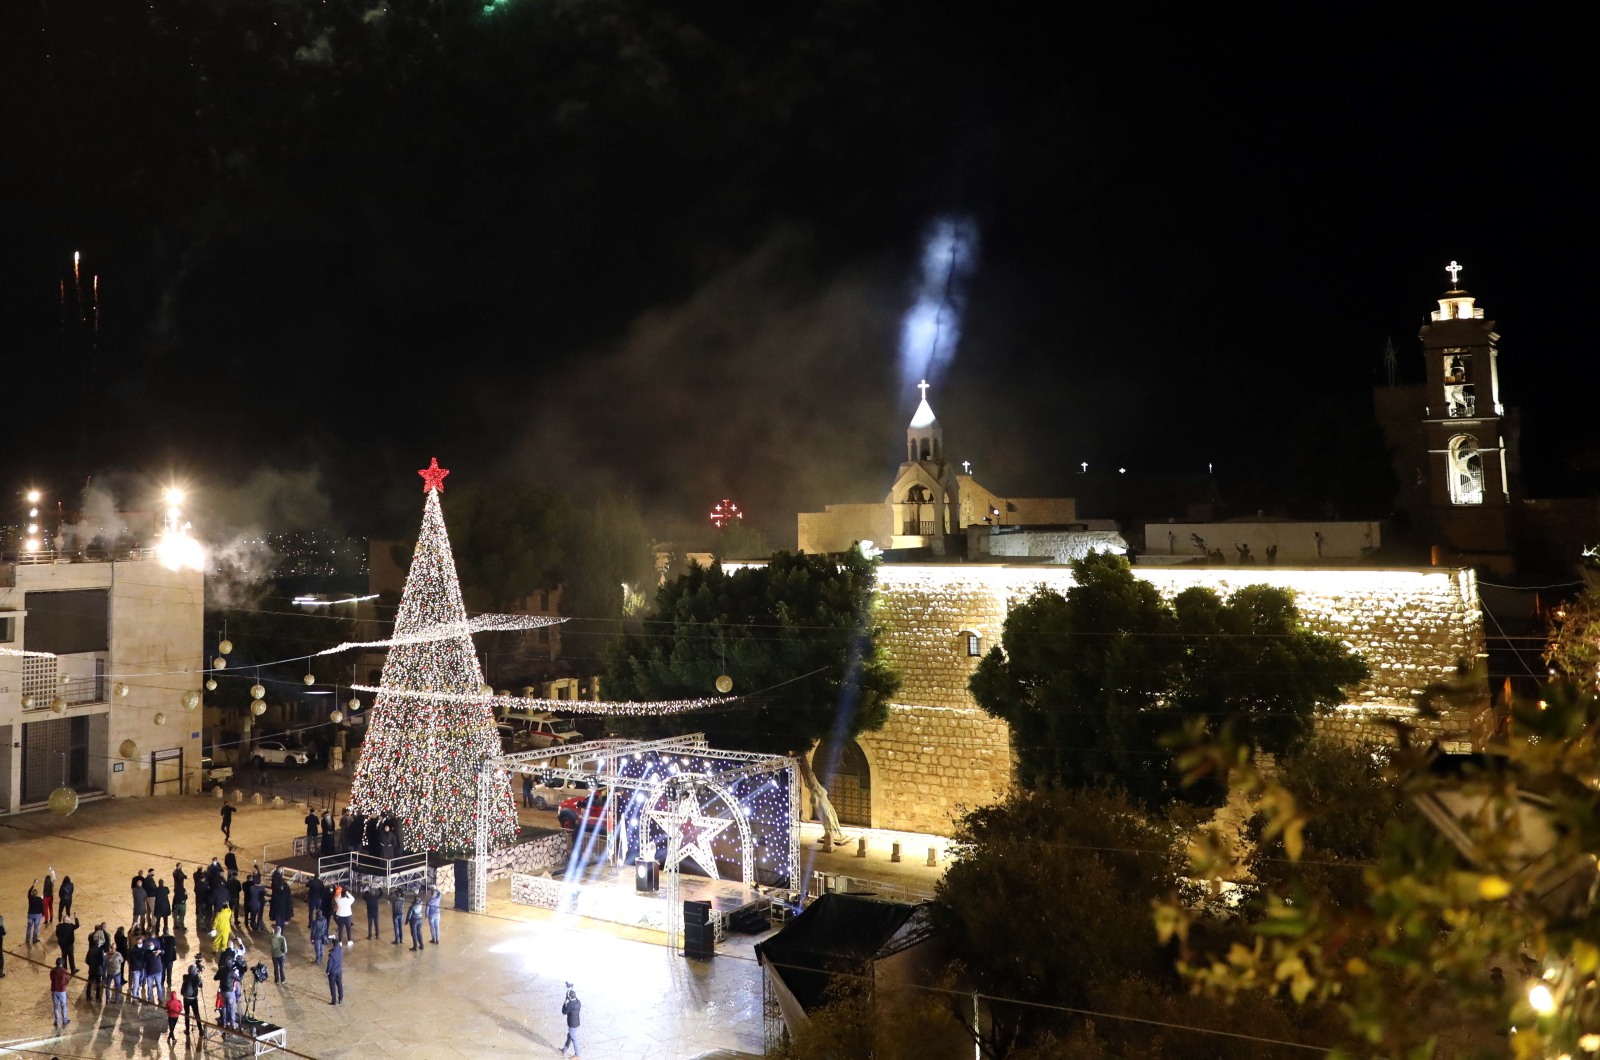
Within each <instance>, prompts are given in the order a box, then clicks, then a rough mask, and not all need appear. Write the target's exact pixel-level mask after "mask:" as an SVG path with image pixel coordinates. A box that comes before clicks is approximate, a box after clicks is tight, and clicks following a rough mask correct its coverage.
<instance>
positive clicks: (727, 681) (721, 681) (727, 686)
mask: <svg viewBox="0 0 1600 1060" xmlns="http://www.w3.org/2000/svg"><path fill="white" fill-rule="evenodd" d="M717 691H718V692H721V693H722V694H723V695H727V694H728V693H729V692H732V691H733V678H731V677H729V676H728V675H727V674H723V675H722V676H721V677H719V678H717Z"/></svg>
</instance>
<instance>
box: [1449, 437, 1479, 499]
mask: <svg viewBox="0 0 1600 1060" xmlns="http://www.w3.org/2000/svg"><path fill="white" fill-rule="evenodd" d="M1445 460H1446V462H1447V463H1448V464H1449V465H1450V467H1449V471H1450V503H1452V504H1482V503H1483V453H1482V452H1481V451H1480V450H1479V449H1478V442H1477V439H1475V438H1473V437H1472V436H1471V435H1470V434H1458V435H1456V436H1455V437H1454V438H1452V439H1450V449H1449V451H1448V452H1447V453H1446V454H1445Z"/></svg>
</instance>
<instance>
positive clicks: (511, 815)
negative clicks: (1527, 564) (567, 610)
mask: <svg viewBox="0 0 1600 1060" xmlns="http://www.w3.org/2000/svg"><path fill="white" fill-rule="evenodd" d="M418 474H420V475H421V476H422V479H423V482H424V483H425V485H424V487H423V489H424V492H425V493H426V494H427V502H426V504H425V505H424V507H423V511H422V530H421V532H420V533H419V534H418V536H417V548H416V552H415V554H414V555H413V557H412V560H411V571H410V573H409V574H407V575H406V587H405V592H404V593H403V594H402V595H401V597H400V610H399V612H398V613H397V614H396V616H395V622H394V633H393V636H392V639H391V641H390V648H389V655H388V658H387V660H385V662H384V664H383V677H382V680H381V681H380V682H379V691H378V694H377V697H376V699H375V701H374V703H373V707H372V714H371V716H370V717H369V718H368V721H367V736H366V740H365V741H364V742H363V743H362V746H361V761H360V764H359V765H358V766H357V767H356V775H355V782H354V784H353V786H352V788H351V791H350V809H351V811H352V812H354V813H358V814H366V815H368V816H373V815H382V814H393V815H394V816H396V817H398V818H399V819H400V820H401V821H402V822H404V841H405V845H406V847H407V848H408V849H410V850H449V851H459V850H467V849H471V847H472V843H473V836H474V833H475V832H476V829H477V814H478V763H479V762H480V761H481V760H482V759H483V758H484V757H486V756H490V755H498V754H500V737H499V734H498V731H497V730H496V728H495V721H494V714H493V711H492V710H491V708H490V705H489V697H488V695H487V694H485V693H484V692H483V691H482V689H483V673H482V671H481V670H479V668H478V657H477V654H476V653H475V652H474V651H473V649H472V636H471V634H470V633H469V632H468V628H467V613H466V608H465V607H464V606H463V605H462V602H461V584H460V582H459V581H458V580H457V578H456V563H455V557H454V556H453V555H452V554H451V552H450V536H449V534H448V533H446V531H445V528H444V515H443V513H442V512H441V511H440V510H439V492H440V490H442V489H443V488H444V477H445V476H446V475H448V474H449V472H448V471H446V470H444V469H443V468H441V467H440V466H439V461H437V460H434V461H432V462H431V463H430V465H429V467H428V468H427V469H426V470H423V471H419V472H418ZM494 777H495V780H494V783H496V784H497V785H498V786H499V789H500V790H499V791H496V792H494V793H493V794H494V797H493V799H492V801H491V805H492V806H493V807H494V810H493V818H492V819H491V820H490V821H489V837H490V842H491V843H492V844H493V845H496V846H499V845H503V844H506V843H510V842H512V841H513V840H515V838H516V835H517V827H518V826H517V811H516V804H515V803H514V802H513V801H512V797H511V786H510V784H509V782H508V781H507V779H506V774H505V773H503V772H499V771H496V772H495V774H494Z"/></svg>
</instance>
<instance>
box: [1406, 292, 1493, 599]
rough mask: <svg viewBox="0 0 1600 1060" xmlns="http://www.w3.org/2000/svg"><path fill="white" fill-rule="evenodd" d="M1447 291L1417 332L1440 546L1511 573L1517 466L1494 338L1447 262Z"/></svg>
mask: <svg viewBox="0 0 1600 1060" xmlns="http://www.w3.org/2000/svg"><path fill="white" fill-rule="evenodd" d="M1445 271H1447V272H1449V273H1450V289H1449V290H1447V291H1445V292H1444V294H1443V295H1442V296H1441V297H1440V298H1439V308H1438V309H1437V310H1435V311H1434V313H1433V314H1432V316H1433V319H1432V321H1431V322H1430V323H1428V324H1425V325H1423V328H1422V330H1421V331H1420V332H1419V333H1418V338H1420V339H1421V340H1422V352H1423V357H1424V358H1425V360H1426V362H1427V371H1428V382H1427V385H1426V400H1425V406H1424V412H1423V428H1424V432H1425V434H1426V438H1427V447H1428V469H1429V475H1428V482H1429V486H1430V498H1429V500H1430V506H1431V507H1432V509H1433V516H1434V524H1435V527H1436V528H1437V532H1438V536H1439V537H1440V538H1441V540H1440V541H1439V542H1438V544H1439V546H1440V547H1441V548H1443V549H1445V550H1447V551H1450V552H1453V553H1455V555H1456V556H1457V557H1459V558H1460V559H1464V560H1467V561H1469V562H1476V563H1484V564H1488V565H1491V566H1498V567H1505V568H1507V569H1509V567H1510V564H1511V549H1512V542H1511V529H1510V525H1511V508H1510V506H1511V498H1512V494H1513V486H1514V478H1513V475H1514V473H1515V470H1516V469H1515V466H1514V462H1513V461H1510V460H1508V459H1507V444H1506V437H1505V435H1506V428H1505V419H1506V410H1505V407H1504V406H1503V405H1502V404H1501V401H1500V370H1499V363H1498V358H1499V349H1498V343H1499V340H1500V336H1499V334H1498V333H1497V332H1496V331H1495V330H1494V321H1492V320H1486V319H1484V315H1483V310H1482V309H1480V308H1478V307H1477V306H1476V304H1475V303H1476V301H1477V299H1475V298H1473V296H1472V295H1470V294H1468V293H1467V292H1466V290H1464V289H1463V288H1462V287H1461V284H1460V274H1461V266H1460V265H1457V264H1456V263H1455V262H1453V261H1452V262H1451V263H1450V265H1449V266H1448V268H1447V269H1446V270H1445Z"/></svg>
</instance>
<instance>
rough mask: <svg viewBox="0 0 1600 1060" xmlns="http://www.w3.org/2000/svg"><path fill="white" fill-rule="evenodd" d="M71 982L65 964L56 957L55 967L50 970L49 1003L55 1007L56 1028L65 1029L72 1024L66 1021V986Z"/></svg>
mask: <svg viewBox="0 0 1600 1060" xmlns="http://www.w3.org/2000/svg"><path fill="white" fill-rule="evenodd" d="M71 981H72V976H71V974H70V973H68V971H67V962H65V961H63V960H62V959H61V958H60V957H57V958H56V966H55V967H54V968H52V969H50V1003H51V1004H52V1005H53V1006H54V1007H55V1014H56V1026H57V1027H65V1026H66V1025H67V1024H69V1023H71V1022H72V1021H71V1020H69V1019H67V984H68V983H69V982H71Z"/></svg>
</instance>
